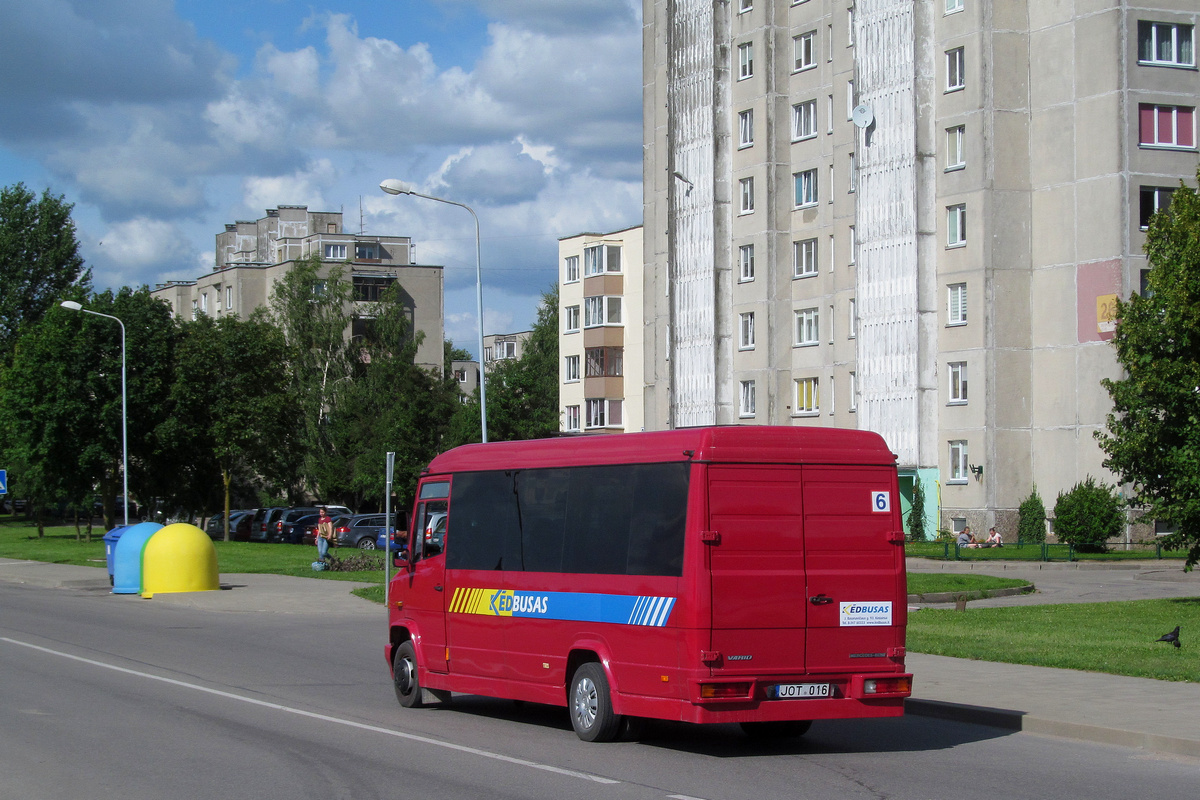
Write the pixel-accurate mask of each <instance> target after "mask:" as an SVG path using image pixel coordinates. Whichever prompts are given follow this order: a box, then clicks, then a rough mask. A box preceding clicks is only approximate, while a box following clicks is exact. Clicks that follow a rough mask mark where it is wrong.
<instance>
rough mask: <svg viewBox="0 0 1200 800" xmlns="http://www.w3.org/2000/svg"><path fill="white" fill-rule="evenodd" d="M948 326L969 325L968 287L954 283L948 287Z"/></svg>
mask: <svg viewBox="0 0 1200 800" xmlns="http://www.w3.org/2000/svg"><path fill="white" fill-rule="evenodd" d="M946 289H947V292H946V294H947V300H946V324H947V325H966V324H967V285H966V284H965V283H952V284H950V285H949V286H947V287H946Z"/></svg>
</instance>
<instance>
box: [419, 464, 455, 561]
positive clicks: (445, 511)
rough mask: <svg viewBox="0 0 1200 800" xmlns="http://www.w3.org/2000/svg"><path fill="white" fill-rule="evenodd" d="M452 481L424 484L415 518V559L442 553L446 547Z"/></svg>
mask: <svg viewBox="0 0 1200 800" xmlns="http://www.w3.org/2000/svg"><path fill="white" fill-rule="evenodd" d="M449 496H450V483H449V481H434V482H430V483H425V484H422V486H421V494H420V497H419V498H418V499H419V502H418V503H417V512H416V515H415V517H414V519H413V522H414V523H415V524H414V525H413V532H412V537H413V560H414V561H420V560H421V559H423V558H432V557H434V556H436V555H440V554H441V553H442V551H443V550H445V547H446V534H447V533H448V531H449V529H450V525H449V523H450V515H449V511H450V501H449V499H448V498H449Z"/></svg>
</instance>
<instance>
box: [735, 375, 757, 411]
mask: <svg viewBox="0 0 1200 800" xmlns="http://www.w3.org/2000/svg"><path fill="white" fill-rule="evenodd" d="M754 395H755V391H754V381H741V382H740V384H739V386H738V417H740V418H742V419H749V418H752V417H753V416H754V406H755V402H754V400H755V397H754Z"/></svg>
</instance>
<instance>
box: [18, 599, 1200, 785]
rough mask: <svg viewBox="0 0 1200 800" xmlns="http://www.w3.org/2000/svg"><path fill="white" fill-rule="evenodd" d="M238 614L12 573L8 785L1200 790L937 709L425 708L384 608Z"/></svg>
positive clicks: (1076, 747)
mask: <svg viewBox="0 0 1200 800" xmlns="http://www.w3.org/2000/svg"><path fill="white" fill-rule="evenodd" d="M338 609H339V610H338V611H336V612H328V611H326V612H322V611H320V610H319V609H311V610H308V609H296V610H295V611H294V612H292V613H286V614H285V613H238V612H234V611H223V612H222V611H212V610H203V609H196V608H191V607H189V606H187V605H184V604H168V603H159V602H157V601H156V600H150V601H147V600H142V599H140V598H137V597H136V596H130V595H110V594H107V593H104V592H101V591H85V590H70V589H60V590H52V589H40V588H35V587H29V586H17V585H6V584H0V698H2V700H0V800H8V799H9V798H12V799H13V800H16V799H17V798H20V799H21V800H28V799H29V798H35V799H37V800H56V799H57V798H70V800H77V799H78V798H79V797H87V796H92V797H120V798H122V800H139V799H140V798H146V799H147V800H149V799H151V798H153V799H154V800H162V799H163V798H169V799H170V800H188V799H189V798H205V799H206V800H207V799H208V798H215V797H233V798H244V797H253V798H261V799H263V800H269V799H270V798H288V800H297V798H309V797H311V798H321V799H322V800H328V799H329V798H356V799H358V798H371V797H403V798H421V799H422V800H432V799H433V798H454V799H455V800H457V799H458V798H548V799H549V798H553V800H569V799H570V798H588V799H589V800H590V799H591V798H603V799H604V800H607V799H608V798H613V800H624V798H638V799H639V800H641V799H642V798H647V799H648V798H653V799H654V800H661V799H663V798H672V799H673V800H686V799H687V798H701V799H703V800H725V799H726V798H728V799H729V800H743V799H744V800H774V798H879V797H887V798H914V799H915V798H925V799H926V800H928V799H929V798H955V800H970V799H971V798H980V799H981V800H982V799H983V798H988V800H992V799H993V798H1001V797H1002V798H1024V797H1029V798H1046V797H1054V798H1063V799H1066V798H1087V799H1088V800H1106V799H1107V798H1113V799H1114V800H1115V798H1122V800H1124V798H1128V797H1130V796H1135V795H1137V796H1140V795H1146V796H1151V797H1154V798H1155V799H1156V800H1169V799H1170V798H1185V797H1187V798H1191V797H1194V796H1195V794H1196V790H1195V784H1196V780H1197V777H1198V776H1200V762H1198V761H1197V760H1194V759H1186V758H1181V757H1170V756H1160V755H1152V754H1147V753H1145V752H1142V751H1137V750H1130V749H1124V748H1118V747H1110V746H1104V745H1090V744H1084V743H1079V742H1073V741H1068V740H1062V739H1055V738H1052V737H1039V736H1035V735H1031V734H1019V733H1018V734H1013V733H1006V732H1003V731H1000V730H997V729H992V728H986V727H981V726H973V725H967V724H962V723H952V722H946V721H940V720H936V719H931V718H925V717H907V718H904V719H896V720H883V721H838V722H824V723H818V724H816V725H814V727H813V729H812V731H811V732H810V733H809V735H808V736H807V737H805V738H804V739H800V740H796V741H792V742H787V743H775V744H760V743H755V742H751V741H749V740H747V739H745V738H744V737H742V736H741V734H740V732H739V731H738V730H737V729H736V728H734V727H731V726H714V727H699V726H687V725H677V724H665V723H657V724H652V725H650V726H649V727H648V728H647V730H646V731H645V733H644V735H643V736H642V737H641V739H639V740H638V741H632V742H620V743H616V744H612V745H594V744H585V743H583V742H580V741H579V740H578V739H577V738H576V737H575V735H574V733H572V732H571V729H570V724H569V722H568V721H567V717H566V714H565V711H563V710H561V709H554V708H547V707H542V706H532V705H529V706H516V705H514V704H513V703H510V702H505V701H498V700H489V699H484V698H474V697H458V698H456V699H455V701H454V703H453V704H452V705H451V706H450V707H448V708H435V709H428V710H415V711H414V710H405V709H401V708H399V707H398V705H397V704H396V702H395V699H394V697H393V696H392V692H391V686H390V683H389V680H388V674H387V668H386V665H385V663H384V660H383V648H382V642H383V636H384V623H383V618H382V611H381V609H380V608H379V607H378V606H371V605H369V604H367V603H365V602H364V603H363V605H362V607H361V608H359V607H357V606H353V605H348V604H341V605H339V606H338Z"/></svg>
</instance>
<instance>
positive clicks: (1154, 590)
mask: <svg viewBox="0 0 1200 800" xmlns="http://www.w3.org/2000/svg"><path fill="white" fill-rule="evenodd" d="M908 566H909V569H910V570H911V571H933V570H942V569H944V570H947V571H963V570H964V567H967V568H970V567H969V566H968V565H965V564H963V563H962V562H959V563H952V562H951V563H941V562H928V561H925V560H924V559H910V560H909V565H908ZM974 570H979V571H983V570H987V571H989V572H991V571H995V572H996V573H997V574H1002V575H1004V576H1006V577H1018V578H1024V577H1026V575H1029V576H1030V577H1029V580H1031V581H1032V582H1033V583H1034V584H1035V585H1036V586H1037V589H1038V591H1037V592H1036V593H1034V594H1026V595H1015V596H1010V597H997V598H990V599H986V600H977V601H974V600H973V601H971V605H972V606H975V605H979V606H985V605H1013V604H1037V603H1069V602H1102V601H1109V600H1137V599H1149V598H1155V597H1200V573H1197V572H1190V573H1184V572H1183V571H1182V569H1181V565H1180V564H1178V563H1175V562H1145V563H1141V564H1124V563H1120V564H1114V565H1112V566H1103V567H1102V566H1099V565H1090V564H1089V565H1082V564H1076V563H1056V562H1050V563H1042V564H1038V563H1033V564H1020V565H1015V566H1011V567H1009V566H1007V565H1006V564H1004V563H1003V562H987V563H985V564H976V565H975V566H974ZM0 582H3V583H8V584H24V585H27V586H30V587H41V588H48V589H60V590H70V591H78V592H86V593H89V594H90V593H95V594H98V595H100V594H103V595H109V592H110V586H109V583H108V575H107V572H106V570H105V569H104V568H103V567H99V568H93V567H80V566H68V565H61V564H47V563H43V562H35V561H16V560H12V559H0ZM360 585H364V584H354V583H346V582H342V581H326V580H316V579H311V578H293V577H286V576H280V575H259V574H223V575H221V591H216V592H212V591H210V592H193V593H179V594H165V595H156V596H155V597H154V599H153V600H141V599H140V598H136V597H120V596H116V595H109V596H110V597H112V599H113V600H114V601H115V602H147V603H154V604H163V605H167V604H172V605H185V606H189V607H192V608H196V609H201V610H207V611H211V612H213V613H278V614H309V613H321V614H329V613H337V614H343V613H344V614H348V615H363V616H367V617H370V616H371V615H378V616H379V617H380V619H381V620H382V617H383V613H384V611H383V609H382V608H381V607H379V606H377V605H374V604H372V603H369V602H367V601H365V600H362V599H359V598H358V597H355V596H353V595H351V594H350V590H351V589H353V588H356V587H357V586H360ZM318 609H319V610H318ZM1183 635H1184V637H1185V638H1184V640H1183V641H1184V652H1185V653H1186V652H1187V650H1189V649H1190V648H1193V647H1200V631H1197V632H1193V633H1192V634H1190V635H1189V633H1188V632H1187V631H1184V632H1183ZM1192 637H1195V638H1192ZM907 667H908V669H909V670H910V671H911V672H912V673H913V675H914V685H913V694H912V697H911V698H910V699H909V700H908V702H907V705H906V710H907V712H908V713H910V714H919V715H924V716H930V717H937V718H944V719H950V720H955V721H960V722H967V723H974V724H980V725H989V726H993V727H998V728H1004V729H1008V730H1017V731H1024V732H1028V733H1036V734H1043V735H1051V736H1062V737H1066V738H1072V739H1079V740H1083V741H1091V742H1100V743H1107V744H1113V745H1119V746H1125V747H1135V748H1143V749H1146V750H1150V751H1156V752H1161V753H1171V754H1176V755H1181V756H1186V757H1191V758H1200V714H1197V713H1196V709H1198V708H1200V685H1197V684H1192V683H1176V682H1171V681H1158V680H1150V679H1145V678H1130V677H1124V676H1119V675H1106V674H1102V673H1093V672H1080V671H1075V670H1063V669H1052V668H1047V667H1032V666H1025V665H1021V664H1003V663H997V662H982V661H974V660H970V659H959V658H947V657H944V656H933V655H925V654H921V653H911V652H910V653H909V654H908V656H907ZM381 671H382V667H381ZM380 679H381V680H386V676H385V675H383V674H381V677H380ZM815 730H817V729H816V728H814V731H815Z"/></svg>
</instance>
